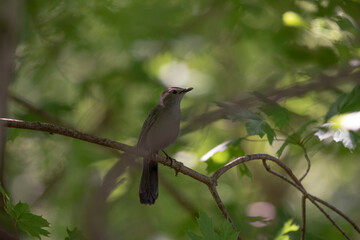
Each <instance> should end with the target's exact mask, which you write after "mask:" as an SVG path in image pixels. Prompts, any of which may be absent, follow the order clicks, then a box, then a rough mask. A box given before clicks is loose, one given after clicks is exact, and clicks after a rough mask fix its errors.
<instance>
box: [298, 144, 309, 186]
mask: <svg viewBox="0 0 360 240" xmlns="http://www.w3.org/2000/svg"><path fill="white" fill-rule="evenodd" d="M300 146H301V148H302V150H303V151H304V156H305V159H306V162H307V165H308V166H307V168H306V171H305V173H304V175H303V176H302V177H301V178H300V182H301V181H302V180H303V179H304V178H305V177H306V176H307V175H308V173H309V171H310V168H311V162H310V158H309V156H308V154H307V151H306V148H305V147H304V145H302V144H301V145H300Z"/></svg>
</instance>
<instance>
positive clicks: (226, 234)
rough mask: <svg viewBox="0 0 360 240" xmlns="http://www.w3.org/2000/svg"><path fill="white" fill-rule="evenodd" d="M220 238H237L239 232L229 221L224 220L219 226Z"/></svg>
mask: <svg viewBox="0 0 360 240" xmlns="http://www.w3.org/2000/svg"><path fill="white" fill-rule="evenodd" d="M218 235H219V239H220V240H221V239H226V240H236V239H237V236H238V233H237V232H236V231H235V230H234V229H233V228H232V225H231V223H230V222H229V221H224V222H223V223H222V224H221V226H220V228H219V233H218Z"/></svg>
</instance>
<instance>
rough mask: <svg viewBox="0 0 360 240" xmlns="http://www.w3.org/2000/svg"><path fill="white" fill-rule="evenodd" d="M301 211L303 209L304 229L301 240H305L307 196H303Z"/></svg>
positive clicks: (302, 229)
mask: <svg viewBox="0 0 360 240" xmlns="http://www.w3.org/2000/svg"><path fill="white" fill-rule="evenodd" d="M301 200H302V201H301V209H302V227H301V240H305V234H306V196H304V195H303V196H302V199H301Z"/></svg>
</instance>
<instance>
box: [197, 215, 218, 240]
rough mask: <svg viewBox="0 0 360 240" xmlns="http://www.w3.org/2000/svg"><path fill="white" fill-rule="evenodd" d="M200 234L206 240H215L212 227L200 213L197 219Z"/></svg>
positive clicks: (206, 217) (207, 219)
mask: <svg viewBox="0 0 360 240" xmlns="http://www.w3.org/2000/svg"><path fill="white" fill-rule="evenodd" d="M197 222H198V224H199V228H200V231H201V233H202V234H203V236H204V239H206V240H217V237H216V233H215V232H214V226H213V223H212V221H211V218H209V217H208V216H207V215H206V213H204V212H200V213H199V218H198V219H197Z"/></svg>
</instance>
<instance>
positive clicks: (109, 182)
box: [0, 118, 360, 239]
mask: <svg viewBox="0 0 360 240" xmlns="http://www.w3.org/2000/svg"><path fill="white" fill-rule="evenodd" d="M0 122H2V123H4V124H5V125H6V126H8V127H13V128H22V129H31V130H39V131H45V132H49V133H52V134H53V133H56V134H59V135H64V136H68V137H72V138H76V139H80V140H83V141H87V142H91V143H95V144H98V145H102V146H106V147H109V148H113V149H117V150H121V151H124V152H125V154H123V156H125V160H126V156H130V157H131V159H130V160H126V161H119V162H118V163H117V164H115V165H114V166H113V168H112V169H111V170H110V171H109V172H108V174H107V175H106V177H105V180H104V184H103V188H102V189H103V190H102V193H103V196H104V197H106V196H107V195H108V194H109V193H110V192H111V190H112V189H113V186H115V185H116V180H115V179H116V178H117V176H119V172H120V173H121V172H123V171H124V169H125V167H126V166H128V165H129V164H131V162H133V161H132V159H133V158H134V157H136V156H147V155H148V154H149V153H146V152H139V151H137V149H136V148H134V147H131V146H128V145H126V144H122V143H119V142H116V141H112V140H109V139H106V138H100V137H96V136H92V135H89V134H85V133H81V132H79V131H76V130H71V129H66V128H63V127H59V126H55V125H53V124H48V123H40V122H26V121H20V120H14V119H7V118H0ZM252 160H262V162H263V165H264V167H265V169H266V170H267V171H268V172H270V173H271V174H274V175H276V176H278V177H279V178H281V179H283V180H284V181H285V182H287V183H289V184H291V185H292V186H294V187H295V188H296V189H298V190H299V191H300V192H301V193H302V194H303V199H302V201H303V203H302V212H303V214H302V216H303V230H302V231H303V233H302V234H303V236H304V238H305V223H306V219H305V218H306V214H305V213H304V212H305V201H306V198H308V199H309V200H310V201H311V202H312V203H313V204H314V205H315V206H316V207H317V208H318V209H319V210H320V211H321V212H322V213H323V214H324V215H325V216H326V218H328V219H329V221H330V222H331V223H332V224H333V225H334V226H335V227H336V228H337V229H338V230H339V231H340V232H341V233H342V234H343V235H344V236H345V237H346V238H347V239H350V238H349V236H348V235H347V234H346V233H345V232H344V231H343V230H342V229H341V228H340V227H339V225H337V224H336V222H335V221H334V220H333V219H332V218H331V217H330V216H329V214H327V213H326V211H325V210H324V209H323V208H322V207H321V206H320V205H319V204H318V203H317V202H320V203H321V204H323V205H325V206H327V207H328V208H330V209H331V210H333V211H334V212H336V213H338V214H339V215H340V216H342V217H343V218H344V219H345V220H346V221H348V222H349V223H350V224H351V225H352V226H353V227H354V228H355V230H356V231H357V232H359V233H360V231H359V227H358V226H357V225H356V224H355V223H354V222H353V221H352V220H350V218H348V217H347V216H346V215H345V214H344V213H342V212H341V211H340V210H338V209H337V208H335V207H334V206H332V205H330V204H328V203H327V202H325V201H324V200H321V199H319V198H317V197H315V196H313V195H311V194H309V193H308V192H307V191H306V189H305V188H304V186H303V185H302V183H301V181H300V180H299V179H298V178H297V177H296V176H295V175H294V174H293V172H292V170H291V169H290V168H289V167H288V166H287V165H286V164H285V163H283V162H282V161H280V160H279V159H278V158H276V157H274V156H271V155H268V154H253V155H246V156H242V157H239V158H236V159H235V160H233V161H231V162H229V163H227V164H226V165H225V166H223V167H222V168H220V169H218V170H217V171H216V172H215V173H214V174H213V175H212V176H211V177H208V176H205V175H203V174H201V173H198V172H196V171H194V170H192V169H191V168H188V167H186V166H184V164H182V163H181V162H178V161H176V160H174V159H172V160H170V159H168V158H165V157H162V156H160V155H156V158H155V159H154V161H157V162H160V163H162V164H164V165H166V166H168V167H170V168H173V169H175V171H176V172H181V173H182V174H184V175H187V176H189V177H191V178H193V179H195V180H197V181H199V182H202V183H204V184H206V185H207V186H208V187H209V190H210V192H211V194H212V196H213V198H214V200H215V202H216V203H217V206H218V208H219V209H220V211H221V213H222V215H223V216H224V217H225V219H227V220H228V221H229V222H230V223H231V224H232V226H233V228H234V230H235V231H237V232H238V230H237V228H236V226H235V224H234V222H233V220H232V219H231V217H230V214H229V213H228V211H227V210H226V207H225V205H224V204H223V203H222V201H221V198H220V196H219V194H218V192H217V190H216V186H217V180H218V179H219V178H220V177H221V176H222V175H223V174H224V173H226V172H227V171H228V170H230V169H231V168H233V167H235V166H237V165H238V164H241V163H244V162H248V161H252ZM266 161H271V162H273V163H275V164H277V165H278V166H279V167H281V168H282V169H283V170H284V171H285V172H286V173H287V175H288V176H289V178H288V177H286V176H284V175H282V174H280V173H278V172H276V171H273V170H271V168H270V166H269V165H267V163H266ZM109 186H110V187H109ZM102 200H104V199H102ZM101 202H102V201H101ZM238 239H241V237H240V235H239V236H238Z"/></svg>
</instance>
